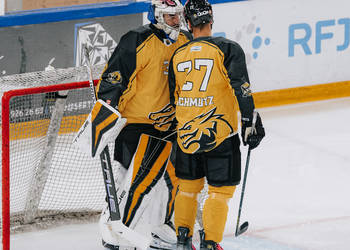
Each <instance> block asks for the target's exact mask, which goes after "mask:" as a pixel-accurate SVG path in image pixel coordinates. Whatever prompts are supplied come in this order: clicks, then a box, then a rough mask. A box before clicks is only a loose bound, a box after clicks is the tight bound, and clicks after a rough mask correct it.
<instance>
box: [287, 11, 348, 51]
mask: <svg viewBox="0 0 350 250" xmlns="http://www.w3.org/2000/svg"><path fill="white" fill-rule="evenodd" d="M288 35H289V37H288V56H289V57H294V56H296V53H298V55H312V54H321V53H322V51H325V50H326V49H327V50H329V51H330V52H331V53H332V52H335V51H337V52H343V51H346V50H347V49H348V48H349V47H350V18H348V17H346V18H339V19H338V20H336V19H329V20H320V21H317V22H316V23H315V24H310V23H295V24H291V25H289V29H288Z"/></svg>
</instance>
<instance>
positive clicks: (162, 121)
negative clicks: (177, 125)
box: [148, 103, 175, 131]
mask: <svg viewBox="0 0 350 250" xmlns="http://www.w3.org/2000/svg"><path fill="white" fill-rule="evenodd" d="M174 117H175V107H173V106H172V105H170V103H169V104H167V105H166V106H165V107H164V108H162V109H161V110H159V111H156V112H151V113H150V114H149V115H148V118H149V119H150V120H152V121H153V126H154V127H155V128H157V129H159V130H161V131H167V130H168V129H169V128H170V126H171V124H172V122H173V120H174Z"/></svg>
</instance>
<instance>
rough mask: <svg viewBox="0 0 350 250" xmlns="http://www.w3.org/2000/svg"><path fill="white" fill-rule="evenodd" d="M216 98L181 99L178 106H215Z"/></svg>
mask: <svg viewBox="0 0 350 250" xmlns="http://www.w3.org/2000/svg"><path fill="white" fill-rule="evenodd" d="M213 99H214V97H213V96H206V97H179V100H178V102H177V106H183V107H193V106H194V107H205V106H209V105H213V104H214V101H213Z"/></svg>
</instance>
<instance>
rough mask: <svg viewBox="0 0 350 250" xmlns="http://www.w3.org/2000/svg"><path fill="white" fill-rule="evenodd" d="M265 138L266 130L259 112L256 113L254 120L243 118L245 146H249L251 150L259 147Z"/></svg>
mask: <svg viewBox="0 0 350 250" xmlns="http://www.w3.org/2000/svg"><path fill="white" fill-rule="evenodd" d="M264 136H265V129H264V127H263V125H262V121H261V118H260V115H259V113H258V112H256V111H254V114H253V117H252V118H245V117H242V141H243V145H244V146H246V145H247V144H248V145H249V147H250V149H254V148H256V147H257V146H259V144H260V142H261V140H262V139H263V138H264Z"/></svg>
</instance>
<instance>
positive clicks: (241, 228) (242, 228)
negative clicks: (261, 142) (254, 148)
mask: <svg viewBox="0 0 350 250" xmlns="http://www.w3.org/2000/svg"><path fill="white" fill-rule="evenodd" d="M256 118H257V112H256V111H254V113H253V121H252V130H251V134H252V133H253V131H254V129H255V123H256ZM250 151H251V149H250V146H249V147H248V154H247V160H246V164H245V170H244V177H243V184H242V191H241V199H240V201H239V209H238V216H237V224H236V232H235V236H236V237H237V236H239V235H241V234H243V233H244V232H245V231H247V230H248V226H249V223H248V221H245V222H244V223H243V224H242V225H240V226H239V221H240V218H241V211H242V204H243V197H244V190H245V185H246V182H247V175H248V167H249V160H250Z"/></svg>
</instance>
